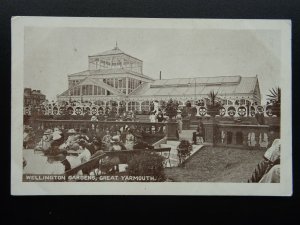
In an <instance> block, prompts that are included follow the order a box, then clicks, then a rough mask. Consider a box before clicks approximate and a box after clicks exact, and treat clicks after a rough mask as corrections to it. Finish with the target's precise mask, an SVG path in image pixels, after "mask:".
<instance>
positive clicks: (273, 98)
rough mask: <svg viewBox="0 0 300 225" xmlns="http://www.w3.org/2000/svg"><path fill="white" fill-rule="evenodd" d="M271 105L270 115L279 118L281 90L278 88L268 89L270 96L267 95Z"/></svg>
mask: <svg viewBox="0 0 300 225" xmlns="http://www.w3.org/2000/svg"><path fill="white" fill-rule="evenodd" d="M267 96H268V97H269V98H268V100H269V101H270V103H271V104H270V105H271V110H272V114H273V115H276V116H277V117H280V103H281V89H280V87H276V88H272V89H270V94H269V95H267Z"/></svg>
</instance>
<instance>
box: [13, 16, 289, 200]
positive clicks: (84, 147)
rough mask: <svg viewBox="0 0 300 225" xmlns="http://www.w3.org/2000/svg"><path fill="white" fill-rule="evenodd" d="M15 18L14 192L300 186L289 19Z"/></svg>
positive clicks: (214, 191)
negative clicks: (295, 169) (295, 182)
mask: <svg viewBox="0 0 300 225" xmlns="http://www.w3.org/2000/svg"><path fill="white" fill-rule="evenodd" d="M11 22H12V90H13V91H12V118H13V120H12V124H11V126H12V129H11V132H12V134H11V138H12V139H11V146H12V147H11V166H12V168H11V169H12V170H11V185H12V189H11V190H12V194H15V195H41V194H42V195H52V194H63V195H68V194H75V195H76V194H89V195H90V194H92V195H94V194H99V195H101V194H112V195H116V194H125V195H126V194H128V195H136V194H138V195H152V194H156V195H157V194H158V195H175V194H176V195H268V196H272V195H274V196H278V195H279V196H289V195H291V194H292V138H291V134H292V128H291V127H292V121H291V114H292V111H291V110H292V106H291V101H292V100H291V22H290V21H289V20H221V19H219V20H213V19H138V18H59V17H52V18H50V17H14V18H12V21H11Z"/></svg>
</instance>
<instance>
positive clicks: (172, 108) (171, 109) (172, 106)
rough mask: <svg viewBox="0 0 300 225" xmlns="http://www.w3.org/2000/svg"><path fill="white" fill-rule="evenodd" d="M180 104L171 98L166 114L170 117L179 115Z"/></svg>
mask: <svg viewBox="0 0 300 225" xmlns="http://www.w3.org/2000/svg"><path fill="white" fill-rule="evenodd" d="M177 109H178V104H176V103H175V102H174V101H173V100H172V99H170V100H169V101H168V103H167V106H166V109H165V111H166V115H167V116H168V117H169V118H171V119H172V118H173V117H175V116H176V115H177Z"/></svg>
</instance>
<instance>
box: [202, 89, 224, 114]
mask: <svg viewBox="0 0 300 225" xmlns="http://www.w3.org/2000/svg"><path fill="white" fill-rule="evenodd" d="M217 95H218V93H217V92H214V91H211V92H210V93H209V94H208V98H209V101H208V102H207V103H206V107H207V114H208V115H210V116H211V117H215V116H216V115H219V114H220V108H221V104H220V103H219V102H218V101H217Z"/></svg>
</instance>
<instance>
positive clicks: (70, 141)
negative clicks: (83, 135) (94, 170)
mask: <svg viewBox="0 0 300 225" xmlns="http://www.w3.org/2000/svg"><path fill="white" fill-rule="evenodd" d="M67 134H68V135H69V136H68V138H67V140H66V141H65V142H64V143H63V144H61V145H60V146H59V149H60V150H64V149H65V150H66V149H71V150H75V151H76V150H78V149H79V144H78V143H77V142H78V139H79V137H80V135H79V134H78V133H77V132H76V131H75V130H74V129H70V130H68V132H67Z"/></svg>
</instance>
